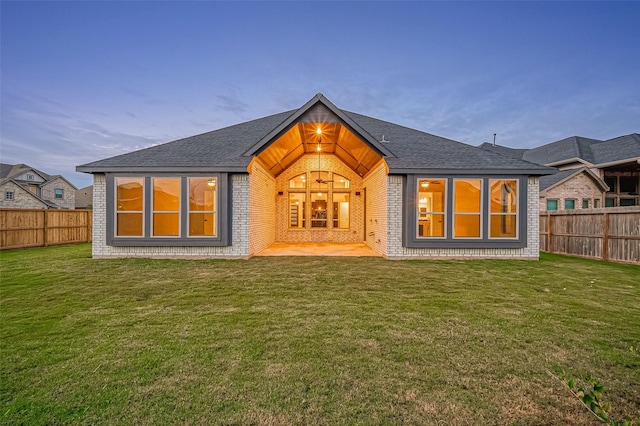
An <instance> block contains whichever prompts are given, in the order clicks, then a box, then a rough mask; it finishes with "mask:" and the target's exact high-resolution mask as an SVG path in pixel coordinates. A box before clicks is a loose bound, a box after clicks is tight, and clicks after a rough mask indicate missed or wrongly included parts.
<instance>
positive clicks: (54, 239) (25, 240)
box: [0, 209, 93, 250]
mask: <svg viewBox="0 0 640 426" xmlns="http://www.w3.org/2000/svg"><path fill="white" fill-rule="evenodd" d="M92 213H93V212H92V210H44V209H40V210H36V209H0V249H2V250H4V249H11V248H25V247H46V246H51V245H58V244H72V243H82V242H87V241H91V234H92V226H93V214H92Z"/></svg>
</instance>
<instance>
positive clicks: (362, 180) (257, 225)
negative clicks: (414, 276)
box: [77, 94, 555, 259]
mask: <svg viewBox="0 0 640 426" xmlns="http://www.w3.org/2000/svg"><path fill="white" fill-rule="evenodd" d="M77 170H78V171H80V172H87V173H92V174H93V179H94V185H93V189H94V197H93V212H94V213H93V214H94V227H93V229H94V235H93V256H94V257H96V258H99V257H134V256H141V257H239V258H248V257H251V256H253V255H255V254H257V253H259V252H260V251H262V250H264V249H265V248H267V247H268V246H269V245H271V244H272V243H274V242H292V243H295V242H364V243H366V244H367V245H368V246H369V247H371V248H372V249H373V250H375V251H376V252H377V253H379V254H380V255H383V256H385V257H387V258H393V259H397V258H518V259H537V258H538V253H539V245H538V238H539V235H538V220H539V215H538V197H539V195H538V182H539V177H540V176H542V175H546V174H549V173H554V172H555V171H554V169H551V168H548V167H544V166H541V165H538V164H533V163H529V162H526V161H523V160H519V159H514V158H511V157H508V156H503V155H499V154H495V153H492V152H487V151H484V150H481V149H478V148H476V147H472V146H470V145H466V144H463V143H460V142H455V141H452V140H450V139H445V138H442V137H439V136H434V135H431V134H428V133H424V132H421V131H418V130H413V129H410V128H407V127H403V126H399V125H396V124H393V123H389V122H386V121H382V120H378V119H375V118H371V117H367V116H364V115H360V114H356V113H353V112H348V111H344V110H341V109H340V108H338V107H336V106H335V105H334V104H333V103H331V102H330V101H329V100H327V99H326V98H325V97H324V96H323V95H321V94H318V95H316V96H314V97H313V98H312V99H311V100H309V101H308V102H307V103H306V104H305V105H303V106H302V107H300V108H299V109H297V110H293V111H287V112H283V113H280V114H275V115H271V116H268V117H264V118H260V119H257V120H253V121H249V122H246V123H241V124H237V125H234V126H230V127H226V128H223V129H220V130H216V131H212V132H209V133H204V134H201V135H197V136H192V137H189V138H186V139H181V140H177V141H174V142H170V143H166V144H163V145H158V146H154V147H150V148H146V149H143V150H139V151H135V152H131V153H128V154H123V155H119V156H116V157H112V158H108V159H104V160H99V161H95V162H92V163H89V164H84V165H81V166H78V167H77Z"/></svg>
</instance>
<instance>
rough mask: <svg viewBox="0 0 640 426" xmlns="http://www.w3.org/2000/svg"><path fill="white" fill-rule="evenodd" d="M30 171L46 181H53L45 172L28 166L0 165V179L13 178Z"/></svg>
mask: <svg viewBox="0 0 640 426" xmlns="http://www.w3.org/2000/svg"><path fill="white" fill-rule="evenodd" d="M28 171H32V172H34V173H35V174H37V175H40V177H42V179H44V180H45V181H47V180H49V179H51V176H50V175H48V174H46V173H45V172H43V171H41V170H38V169H36V168H34V167H31V166H28V165H26V164H5V163H2V164H0V179H7V178H13V177H15V176H17V175H20V174H22V173H26V172H28Z"/></svg>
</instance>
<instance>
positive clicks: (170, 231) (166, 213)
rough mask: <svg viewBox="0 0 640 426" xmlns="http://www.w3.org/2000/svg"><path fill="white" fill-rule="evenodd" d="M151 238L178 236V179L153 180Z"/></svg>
mask: <svg viewBox="0 0 640 426" xmlns="http://www.w3.org/2000/svg"><path fill="white" fill-rule="evenodd" d="M152 181H153V233H152V235H153V236H173V237H177V236H178V235H180V178H153V179H152Z"/></svg>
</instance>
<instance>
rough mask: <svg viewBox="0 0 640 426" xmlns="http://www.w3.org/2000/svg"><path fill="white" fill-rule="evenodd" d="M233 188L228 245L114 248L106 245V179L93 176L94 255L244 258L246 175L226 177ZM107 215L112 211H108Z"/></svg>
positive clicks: (247, 176)
mask: <svg viewBox="0 0 640 426" xmlns="http://www.w3.org/2000/svg"><path fill="white" fill-rule="evenodd" d="M229 183H230V184H231V185H232V188H233V192H232V194H233V206H232V212H231V216H232V224H233V228H232V239H231V245H230V246H227V247H113V246H108V245H107V244H106V232H107V229H106V220H107V211H106V201H107V197H106V179H105V175H104V174H94V175H93V248H92V250H93V257H94V258H109V257H158V258H177V257H186V258H205V257H220V258H246V257H248V255H249V232H248V231H249V175H248V174H237V175H230V176H229ZM109 214H113V212H110V213H109Z"/></svg>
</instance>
